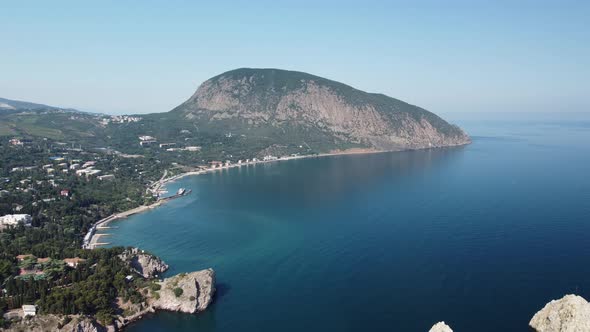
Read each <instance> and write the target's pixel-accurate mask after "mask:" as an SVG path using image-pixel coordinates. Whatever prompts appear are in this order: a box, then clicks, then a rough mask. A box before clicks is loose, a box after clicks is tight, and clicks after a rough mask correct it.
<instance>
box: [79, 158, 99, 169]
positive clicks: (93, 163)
mask: <svg viewBox="0 0 590 332" xmlns="http://www.w3.org/2000/svg"><path fill="white" fill-rule="evenodd" d="M94 165H96V161H94V160H91V161H87V162H85V163H84V164H83V165H82V168H88V167H90V166H94Z"/></svg>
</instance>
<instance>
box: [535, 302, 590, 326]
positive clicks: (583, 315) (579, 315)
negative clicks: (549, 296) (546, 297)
mask: <svg viewBox="0 0 590 332" xmlns="http://www.w3.org/2000/svg"><path fill="white" fill-rule="evenodd" d="M529 325H530V326H531V327H532V328H533V329H534V330H535V331H537V332H584V331H590V303H588V301H586V300H585V299H584V298H583V297H581V296H577V295H571V294H570V295H566V296H564V297H563V298H561V299H559V300H553V301H551V302H549V303H547V304H546V305H545V307H544V308H543V309H541V311H539V312H537V313H536V314H535V316H533V319H531V321H530V322H529Z"/></svg>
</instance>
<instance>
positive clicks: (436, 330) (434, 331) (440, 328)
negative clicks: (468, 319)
mask: <svg viewBox="0 0 590 332" xmlns="http://www.w3.org/2000/svg"><path fill="white" fill-rule="evenodd" d="M429 332H453V330H452V329H451V328H450V327H449V326H448V325H447V324H445V322H438V323H436V324H434V325H433V326H432V327H431V328H430V331H429Z"/></svg>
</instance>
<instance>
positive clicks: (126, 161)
mask: <svg viewBox="0 0 590 332" xmlns="http://www.w3.org/2000/svg"><path fill="white" fill-rule="evenodd" d="M137 121H141V119H136V118H113V119H111V122H114V123H125V122H137ZM184 134H188V133H187V132H186V131H185V133H184ZM238 138H239V137H238ZM136 139H137V141H136V142H137V145H136V146H137V147H140V148H141V149H144V150H139V151H138V150H134V148H130V149H129V150H125V151H123V152H121V151H118V150H115V149H113V148H104V147H100V146H84V145H83V144H80V143H75V142H69V143H68V142H62V141H56V140H54V139H51V138H38V137H26V138H24V137H9V138H7V139H5V140H4V141H2V142H0V150H1V151H2V154H3V156H6V158H3V160H2V164H1V170H2V173H0V175H1V177H0V197H2V203H1V204H0V232H1V235H2V237H1V238H0V248H1V249H2V254H0V279H1V280H0V281H1V284H0V288H1V293H0V294H1V297H0V310H1V311H2V312H3V313H4V314H3V319H5V320H6V321H10V320H14V319H22V318H24V317H26V316H32V315H35V314H36V313H37V312H38V310H39V308H41V307H45V309H44V310H42V311H43V312H45V313H51V312H54V313H60V312H63V313H67V312H68V311H63V310H62V309H48V308H47V307H46V306H45V304H44V303H46V301H47V300H48V297H47V296H49V293H47V294H46V292H42V291H39V290H36V291H31V290H30V289H33V290H34V289H39V287H46V288H47V289H52V288H55V287H58V288H61V287H63V286H64V285H67V284H72V283H73V282H75V280H77V277H74V275H78V274H80V273H83V274H84V273H92V269H91V266H89V265H88V263H89V262H93V261H94V262H96V261H95V260H96V255H95V254H92V252H95V251H94V250H90V249H96V248H99V247H101V246H104V245H105V244H108V243H105V242H100V237H101V234H97V230H98V229H100V228H104V227H108V224H109V223H110V222H112V221H113V220H117V219H120V218H125V217H127V216H130V215H133V214H135V213H141V212H142V211H146V210H148V209H151V208H154V207H157V206H158V205H160V204H162V203H165V202H166V201H168V200H170V199H174V198H179V197H182V196H184V195H186V194H189V193H190V189H186V190H185V189H183V190H182V192H178V193H176V194H175V195H171V196H170V195H168V196H166V195H165V193H166V191H165V189H164V186H165V185H166V184H167V183H169V182H171V181H174V180H176V179H179V178H181V177H183V176H186V175H197V174H204V173H207V172H214V171H221V170H227V169H231V168H234V167H248V166H251V165H256V164H261V163H268V162H275V161H280V160H289V159H295V158H301V157H304V155H300V154H299V153H291V154H289V155H283V156H274V155H272V154H263V155H254V156H251V157H247V156H244V157H242V156H240V157H234V156H233V155H232V154H231V153H229V154H228V153H222V154H221V155H223V156H225V157H226V158H224V159H222V160H216V159H213V158H210V159H205V158H207V157H204V156H203V148H202V147H201V146H199V145H192V144H182V143H181V142H165V141H164V142H160V140H158V139H157V138H156V137H154V136H153V135H138V136H137V138H136ZM223 139H226V140H227V139H237V138H236V137H232V135H225V137H224V138H223ZM188 141H190V140H187V142H188ZM216 155H220V154H219V153H217V154H216ZM242 155H243V154H242ZM40 238H45V239H47V240H49V242H47V241H46V240H44V241H39V240H38V239H40ZM112 250H115V249H108V251H107V252H108V253H109V255H112V254H113V253H112V252H113V251H112ZM96 252H97V253H99V251H96ZM115 252H117V251H116V250H115ZM93 264H96V263H93ZM122 268H123V267H122ZM125 273H128V272H127V271H125ZM26 283H31V285H30V289H29V290H27V289H25V288H23V287H22V285H24V284H26ZM121 287H124V286H121ZM122 292H131V293H133V291H132V290H122ZM52 294H55V292H52ZM52 301H55V299H52ZM91 308H94V309H90V311H88V312H89V313H97V312H99V311H100V312H102V313H103V314H102V316H103V317H105V318H104V319H105V320H106V321H108V317H109V315H110V314H108V313H104V312H105V310H106V311H108V309H107V308H106V307H105V308H103V307H96V306H91Z"/></svg>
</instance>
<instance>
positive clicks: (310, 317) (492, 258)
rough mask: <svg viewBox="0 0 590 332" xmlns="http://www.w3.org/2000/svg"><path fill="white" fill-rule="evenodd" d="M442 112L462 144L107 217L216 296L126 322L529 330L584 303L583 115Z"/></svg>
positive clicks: (339, 165)
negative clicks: (536, 320)
mask: <svg viewBox="0 0 590 332" xmlns="http://www.w3.org/2000/svg"><path fill="white" fill-rule="evenodd" d="M452 120H454V122H455V123H457V124H459V125H460V126H461V127H462V128H464V129H465V130H466V131H467V132H468V133H469V134H470V135H471V136H472V138H473V143H472V144H470V145H467V146H462V147H453V148H440V149H430V150H420V151H407V152H394V153H379V154H365V155H342V156H331V157H322V158H309V159H300V160H291V161H279V162H275V163H268V164H261V165H254V166H243V167H240V168H233V169H229V170H223V171H217V172H214V173H209V174H205V175H199V176H192V177H186V178H182V179H180V180H178V181H176V182H174V183H171V184H169V185H168V190H169V191H170V192H171V193H173V192H174V191H176V189H178V188H180V187H184V188H189V189H192V193H191V194H190V195H189V196H186V197H183V198H180V199H176V200H173V201H171V202H169V203H167V204H165V205H164V206H162V207H160V208H157V209H155V210H152V211H150V212H147V213H143V214H139V215H135V216H132V217H130V218H128V219H125V220H121V221H118V222H115V223H113V224H112V225H113V226H116V227H117V228H116V229H110V230H109V233H112V236H111V237H109V238H108V239H109V242H111V243H112V245H123V246H136V247H140V248H142V249H145V250H148V251H150V252H152V253H154V254H157V255H158V256H160V257H161V258H162V259H164V260H165V261H166V262H167V263H168V264H170V266H171V268H170V270H169V271H168V272H167V274H166V275H173V274H177V273H180V272H188V271H195V270H200V269H205V268H213V269H214V270H215V271H216V275H217V293H216V296H215V299H214V302H213V304H212V305H211V306H210V307H209V309H207V310H206V311H205V312H203V313H200V314H196V315H188V314H179V313H170V312H160V313H157V314H154V315H151V316H148V317H146V318H145V319H143V320H140V321H138V322H136V323H134V324H132V325H130V326H129V327H128V331H130V332H131V331H133V332H136V331H148V332H156V331H158V332H159V331H202V332H210V331H211V332H212V331H216V332H221V331H223V332H226V331H232V332H233V331H241V332H249V331H252V332H254V331H257V332H259V331H273V332H274V331H388V332H391V331H410V332H413V331H424V332H426V331H428V330H429V329H430V327H431V326H432V325H433V324H435V323H436V322H439V321H445V322H446V323H447V324H449V325H450V326H451V327H452V328H453V330H454V331H459V332H461V331H478V332H486V331H490V332H491V331H494V332H497V331H529V329H528V322H529V321H530V319H531V318H532V317H533V315H534V314H535V313H536V312H537V311H538V310H540V309H541V308H543V306H544V305H545V304H546V303H547V302H549V301H551V300H552V299H558V298H561V297H562V296H564V295H566V294H570V293H574V294H578V295H581V296H583V297H585V298H587V299H590V117H588V116H586V115H584V116H563V115H560V114H553V116H538V115H536V114H524V115H522V114H521V115H520V116H511V114H500V115H496V116H491V117H489V118H486V117H483V118H480V117H470V116H466V117H464V118H463V117H461V116H457V117H456V118H455V119H452ZM105 239H106V238H105Z"/></svg>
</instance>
